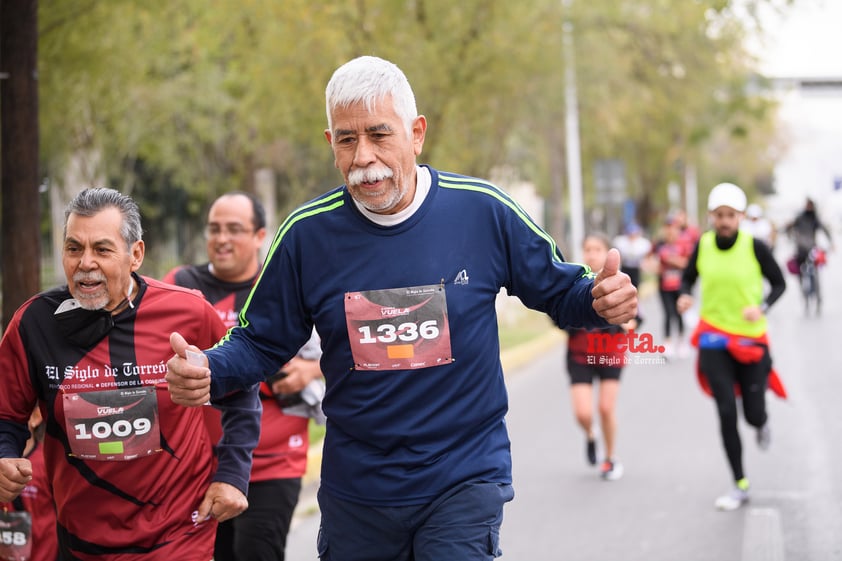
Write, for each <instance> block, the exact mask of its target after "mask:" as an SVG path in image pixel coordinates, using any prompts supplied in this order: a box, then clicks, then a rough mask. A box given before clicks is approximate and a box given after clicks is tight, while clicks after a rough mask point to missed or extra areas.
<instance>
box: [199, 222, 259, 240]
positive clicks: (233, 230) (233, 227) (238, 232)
mask: <svg viewBox="0 0 842 561" xmlns="http://www.w3.org/2000/svg"><path fill="white" fill-rule="evenodd" d="M223 233H224V234H225V235H226V236H228V237H229V238H241V237H243V236H248V235H250V234H253V233H254V230H251V229H249V228H246V227H245V226H242V225H241V224H226V225H224V226H220V225H219V224H209V225H208V226H206V227H205V237H206V238H208V239H210V238H218V237H219V236H221V235H222V234H223Z"/></svg>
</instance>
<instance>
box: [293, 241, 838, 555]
mask: <svg viewBox="0 0 842 561" xmlns="http://www.w3.org/2000/svg"><path fill="white" fill-rule="evenodd" d="M839 259H840V257H839V254H831V255H830V263H829V265H828V267H827V269H826V270H824V271H823V276H822V280H823V281H824V288H825V302H824V310H823V313H822V315H821V316H820V317H805V316H804V313H803V310H802V306H801V301H800V295H799V293H798V290H797V286H796V284H795V282H793V280H794V278H793V277H791V276H788V278H787V280H788V282H789V287H788V290H787V293H786V294H784V296H783V298H782V299H781V300H780V301H779V302H778V304H777V305H776V306H775V307H773V308H772V310H771V311H770V313H769V320H770V337H771V340H772V356H773V359H774V361H775V366H776V368H777V369H778V371H779V373H780V375H781V377H782V379H783V382H784V384H785V385H786V388H787V390H788V393H789V398H788V399H787V400H785V401H784V400H780V399H778V398H776V397H774V396H773V395H772V394H771V393H770V394H769V398H768V408H769V413H770V420H771V427H772V446H771V448H770V449H769V450H768V451H766V452H762V451H760V450H758V448H757V446H756V443H755V440H754V437H755V435H754V431H753V429H752V428H751V427H749V426H748V425H746V424H745V423H744V422H743V423H741V434H742V436H743V446H744V452H743V454H744V463H745V467H746V472H747V475H748V477H749V478H750V480H751V483H752V491H751V500H750V502H749V503H748V505H746V507H744V508H742V509H740V510H738V511H735V512H718V511H716V510H715V508H714V506H713V502H714V499H715V498H716V497H717V496H718V495H719V494H722V493H723V492H725V491H726V490H728V489H729V487H730V485H731V476H730V473H729V470H728V467H727V463H726V460H725V455H724V451H723V450H722V447H721V444H720V439H719V432H718V422H717V418H716V414H715V410H714V405H713V402H712V401H711V400H710V398H708V397H706V396H705V395H704V394H702V393H701V392H700V390H699V389H698V385H697V383H696V379H695V374H694V361H695V359H694V358H693V357H688V358H685V359H680V360H679V359H673V360H670V361H667V362H664V363H662V364H635V363H634V361H632V364H630V365H628V366H627V367H626V369H625V370H624V373H623V381H622V387H621V391H620V397H619V401H618V417H619V436H618V456H619V458H620V459H621V460H622V462H623V464H624V466H625V475H624V477H623V478H622V479H621V480H619V481H613V482H608V481H603V480H601V479H600V477H599V474H598V472H597V469H596V468H594V467H591V466H588V465H587V464H586V462H585V455H584V437H583V436H582V434H581V431H580V430H579V428H578V427H577V426H576V425H575V422H574V420H573V416H572V413H571V408H570V403H569V396H568V381H567V375H566V372H565V370H564V366H563V356H564V344H554V345H553V346H552V347H551V348H550V349H549V350H548V351H544V352H540V353H536V355H535V356H534V358H532V359H531V360H530V361H529V362H528V363H527V364H525V365H523V366H520V367H518V368H516V369H513V370H512V371H510V372H508V373H507V376H508V387H509V392H510V412H509V415H508V423H509V427H510V432H511V440H512V452H513V457H514V479H515V493H516V496H515V499H514V501H513V502H511V503H510V504H509V505H507V506H506V510H505V518H504V522H503V528H502V532H501V540H502V543H501V546H502V549H503V557H502V559H503V560H512V561H555V560H565V561H566V560H570V561H615V560H625V561H637V560H640V561H643V560H646V561H784V560H786V561H801V560H804V561H825V560H833V559H842V488H840V481H842V477H840V475H839V474H838V473H837V472H836V470H837V469H839V467H840V466H842V447H840V446H839V444H838V443H839V442H842V412H840V407H839V396H840V395H842V368H840V366H839V365H840V364H842V337H840V336H839V332H838V331H836V330H837V329H838V328H839V326H840V324H842V296H840V295H839V288H840V287H842V282H840V281H841V280H842V263H840V262H838V261H839ZM643 312H644V314H645V316H646V320H645V323H644V324H643V325H642V326H641V328H640V331H645V332H649V333H652V335H653V337H654V339H655V340H656V342H657V341H662V340H663V337H662V336H661V333H662V326H661V319H660V318H661V317H662V316H661V310H660V304H659V302H657V301H656V300H654V299H646V300H644V304H643ZM317 531H318V513H317V507H316V506H315V501H314V497H313V489H312V488H310V489H307V490H306V491H305V493H304V496H303V497H302V501H301V505H300V507H299V515H298V516H297V517H296V520H295V523H294V526H293V529H292V531H291V533H290V536H289V543H288V553H287V559H288V560H289V561H299V560H312V559H316V553H315V539H316V534H317Z"/></svg>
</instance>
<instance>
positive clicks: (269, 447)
mask: <svg viewBox="0 0 842 561" xmlns="http://www.w3.org/2000/svg"><path fill="white" fill-rule="evenodd" d="M265 238H266V211H265V210H264V208H263V205H262V204H261V203H260V201H259V200H258V199H257V197H255V196H254V195H252V194H251V193H245V192H241V191H233V192H229V193H226V194H224V195H222V196H221V197H219V198H218V199H216V200H215V201H214V202H213V204H212V205H211V207H210V210H209V212H208V220H207V225H206V227H205V239H206V240H207V254H208V259H209V261H208V263H204V264H201V265H182V266H180V267H176V268H175V269H173V270H172V271H170V272H169V273H167V275H166V276H165V277H164V281H165V282H169V283H172V284H177V285H179V286H184V287H188V288H195V289H197V290H199V291H201V292H202V294H204V295H205V298H206V299H207V300H208V301H209V302H210V303H211V304H212V305H213V307H214V308H215V309H216V311H217V313H218V314H219V316H220V318H221V319H222V321H223V322H224V323H225V325H226V327H229V328H230V327H231V326H232V325H235V324H236V323H237V315H238V314H239V312H240V309H241V308H242V307H243V306H244V305H245V302H246V299H247V298H248V295H249V293H250V292H251V287H252V285H253V284H254V282H255V281H256V280H257V276H258V274H259V272H260V267H261V263H260V256H259V251H260V247H261V245H262V244H263V241H264V239H265ZM320 357H321V348H320V347H319V340H318V336H316V335H315V334H314V336H313V338H312V339H311V340H310V341H309V342H308V343H307V345H305V346H304V347H303V348H302V349H301V350H300V351H299V352H298V356H296V357H294V358H293V359H292V360H290V361H289V362H288V363H287V364H286V365H284V367H283V368H282V369H281V370H280V371H279V374H278V375H276V376H275V377H273V380H272V381H270V382H268V383H267V382H264V383H262V384H261V391H260V396H261V400H262V401H263V417H262V422H261V434H260V441H259V442H258V445H257V448H255V450H254V455H253V459H254V461H253V465H252V471H251V478H250V481H249V494H248V498H249V508H248V510H247V511H246V512H245V513H243V514H242V515H240V516H239V517H238V518H237V519H236V522H235V521H234V520H230V521H226V522H224V523H222V524H220V525H219V527H218V530H217V535H216V544H215V548H214V561H245V560H248V561H263V560H266V561H283V560H284V550H285V548H286V536H287V533H288V531H289V526H290V522H291V520H292V515H293V511H294V510H295V506H296V504H297V503H298V496H299V494H300V491H301V478H302V476H303V475H304V472H305V471H306V469H307V449H308V447H309V441H308V432H307V429H308V423H309V419H308V417H307V416H301V413H302V412H304V414H305V415H306V412H307V411H308V408H307V407H301V406H300V405H297V403H298V402H300V400H301V399H302V398H301V397H300V393H299V392H301V391H302V390H303V389H304V388H305V387H307V388H308V390H306V391H307V392H309V393H307V394H306V396H305V397H306V398H308V399H310V400H311V401H313V399H311V398H313V397H314V394H315V395H316V396H317V397H319V398H320V397H321V396H320V395H319V394H318V386H316V384H315V383H314V384H311V382H313V381H314V380H316V379H317V378H321V375H322V372H321V370H320V368H319V360H318V359H319V358H320ZM314 388H315V389H314ZM322 392H323V390H322ZM317 407H318V409H319V411H320V410H321V405H320V402H318V404H317ZM292 411H295V412H297V413H298V414H290V412H292ZM208 413H211V415H213V411H212V410H209V411H208ZM208 421H209V426H210V427H211V432H212V433H213V434H212V437H213V438H214V441H216V437H217V436H218V435H219V434H220V433H219V432H218V431H219V430H220V426H219V422H218V416H216V418H211V419H208Z"/></svg>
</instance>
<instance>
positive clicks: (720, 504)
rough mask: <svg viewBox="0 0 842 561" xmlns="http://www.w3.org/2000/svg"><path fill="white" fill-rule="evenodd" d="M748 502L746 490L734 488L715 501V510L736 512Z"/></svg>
mask: <svg viewBox="0 0 842 561" xmlns="http://www.w3.org/2000/svg"><path fill="white" fill-rule="evenodd" d="M747 502H748V489H746V490H743V489H740V488H739V487H734V488H733V489H731V491H729V492H728V493H727V494H725V495H722V496H721V497H719V498H718V499H716V503H714V504H715V505H716V508H717V510H737V509H738V508H740V507H741V506H743V505H744V504H745V503H747Z"/></svg>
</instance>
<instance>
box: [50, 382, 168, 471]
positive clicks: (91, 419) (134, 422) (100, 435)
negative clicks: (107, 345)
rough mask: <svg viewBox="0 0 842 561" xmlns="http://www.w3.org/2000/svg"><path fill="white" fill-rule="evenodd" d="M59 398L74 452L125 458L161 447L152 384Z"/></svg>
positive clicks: (92, 456) (98, 457) (96, 457)
mask: <svg viewBox="0 0 842 561" xmlns="http://www.w3.org/2000/svg"><path fill="white" fill-rule="evenodd" d="M62 399H63V400H64V404H63V405H64V424H65V429H66V430H67V439H68V441H69V443H70V450H71V453H72V455H73V456H77V457H79V458H82V459H84V460H111V461H125V460H134V459H136V458H142V457H144V456H148V455H150V454H154V453H156V452H160V451H161V432H160V429H159V426H158V398H157V396H156V395H155V388H154V387H151V386H146V387H137V388H121V389H116V390H106V391H97V392H84V393H70V394H68V393H66V394H63V395H62Z"/></svg>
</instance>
